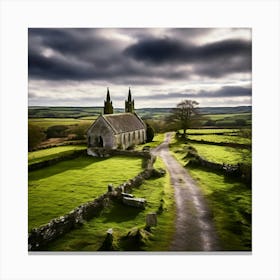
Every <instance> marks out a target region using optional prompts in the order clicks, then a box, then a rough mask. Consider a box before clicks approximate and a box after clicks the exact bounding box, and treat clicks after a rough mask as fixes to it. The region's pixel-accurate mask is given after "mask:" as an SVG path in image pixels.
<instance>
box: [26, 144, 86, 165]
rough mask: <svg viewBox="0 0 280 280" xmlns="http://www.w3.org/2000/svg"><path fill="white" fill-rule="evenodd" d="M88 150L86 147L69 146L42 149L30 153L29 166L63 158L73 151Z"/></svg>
mask: <svg viewBox="0 0 280 280" xmlns="http://www.w3.org/2000/svg"><path fill="white" fill-rule="evenodd" d="M83 149H86V146H85V145H69V146H61V147H54V148H49V149H42V150H38V151H34V152H29V153H28V164H33V163H37V162H42V161H45V160H49V159H53V158H57V157H61V156H64V155H67V154H71V152H72V151H76V150H83Z"/></svg>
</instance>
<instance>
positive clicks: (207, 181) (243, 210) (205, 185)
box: [170, 139, 252, 251]
mask: <svg viewBox="0 0 280 280" xmlns="http://www.w3.org/2000/svg"><path fill="white" fill-rule="evenodd" d="M203 146H204V148H202V149H205V151H207V150H208V153H209V155H211V157H212V159H213V158H215V152H217V151H216V150H213V149H212V148H216V146H212V147H211V145H204V144H201V147H203ZM170 147H171V150H172V151H173V154H174V156H175V157H176V158H177V159H178V160H179V162H181V163H182V165H183V166H185V164H186V163H187V160H186V159H184V156H185V155H186V152H185V150H184V147H185V145H184V144H182V143H178V142H177V141H176V140H175V139H173V141H172V144H171V145H170ZM219 148H220V147H219ZM236 151H240V150H239V149H235V151H234V150H233V151H231V153H232V155H231V156H230V151H229V150H227V152H226V153H224V152H222V150H219V151H218V152H219V153H220V157H221V156H222V155H223V154H224V157H225V159H226V158H227V161H232V160H233V159H234V158H235V161H236V158H237V157H238V156H237V154H238V153H236ZM209 157H210V156H209ZM228 158H229V159H231V160H229V159H228ZM233 162H234V161H233ZM187 169H188V170H189V172H190V174H191V176H192V177H193V178H194V179H195V180H196V181H197V183H198V185H199V186H200V188H201V190H202V192H203V194H204V195H205V197H206V199H207V201H208V203H209V206H210V209H211V211H212V214H213V217H214V218H213V219H214V223H215V226H216V229H217V232H218V235H219V238H220V241H221V246H222V249H223V250H227V251H231V250H233V251H243V250H245V251H246V250H251V213H252V209H251V204H252V201H251V198H252V192H251V188H250V186H246V185H245V184H244V183H242V182H241V181H239V180H234V179H229V178H227V177H225V176H224V175H222V174H219V173H214V172H211V171H209V170H204V169H202V168H195V167H188V168H187Z"/></svg>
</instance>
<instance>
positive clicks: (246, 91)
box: [137, 86, 252, 99]
mask: <svg viewBox="0 0 280 280" xmlns="http://www.w3.org/2000/svg"><path fill="white" fill-rule="evenodd" d="M251 96H252V89H251V88H246V87H240V86H225V87H222V88H220V89H218V90H215V91H206V90H201V91H199V92H197V93H192V92H187V93H186V92H171V93H168V94H155V95H145V96H139V97H138V98H137V99H173V98H226V97H230V98H233V97H251Z"/></svg>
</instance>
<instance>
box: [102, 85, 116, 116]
mask: <svg viewBox="0 0 280 280" xmlns="http://www.w3.org/2000/svg"><path fill="white" fill-rule="evenodd" d="M113 113H114V108H113V104H112V101H111V97H110V92H109V88H107V96H106V100H105V101H104V114H113Z"/></svg>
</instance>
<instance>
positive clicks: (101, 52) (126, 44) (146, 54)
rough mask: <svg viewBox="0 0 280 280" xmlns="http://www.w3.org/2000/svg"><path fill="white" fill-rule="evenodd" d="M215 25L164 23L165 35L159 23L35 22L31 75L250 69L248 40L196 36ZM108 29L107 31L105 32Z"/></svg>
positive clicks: (160, 77) (138, 79)
mask: <svg viewBox="0 0 280 280" xmlns="http://www.w3.org/2000/svg"><path fill="white" fill-rule="evenodd" d="M116 31H117V32H119V34H123V35H126V36H127V37H128V38H130V39H131V40H128V41H122V40H120V39H118V37H114V36H110V34H109V32H112V34H114V32H116ZM212 31H213V29H207V28H205V29H204V28H200V29H180V28H179V29H163V30H162V33H164V34H166V36H165V37H163V36H162V35H158V34H157V33H156V32H155V29H116V30H112V29H108V30H106V29H88V28H81V29H72V28H69V29H68V28H64V29H57V28H43V29H41V28H40V29H36V28H35V29H33V28H32V29H29V44H28V47H29V58H28V67H29V68H28V69H29V78H30V79H39V80H58V81H59V80H74V81H85V80H106V81H108V80H110V81H112V82H114V83H116V84H121V83H124V82H129V81H131V80H133V81H134V84H156V83H157V84H163V83H164V82H166V81H167V80H181V81H182V80H184V79H187V78H189V77H190V76H192V75H196V76H202V77H203V76H208V77H215V78H216V77H222V76H225V75H227V74H232V73H240V72H249V71H251V70H250V69H251V45H250V42H248V41H245V40H224V41H220V42H214V43H208V44H204V45H203V44H202V45H196V44H195V43H193V42H192V40H193V39H194V38H197V37H199V36H203V35H206V34H208V33H211V32H212ZM106 32H107V33H108V34H109V35H108V34H107V36H105V35H104V34H105V33H106ZM167 36H168V37H167ZM188 38H191V39H192V40H188ZM183 39H184V40H183ZM185 66H188V71H186V69H184V67H185Z"/></svg>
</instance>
